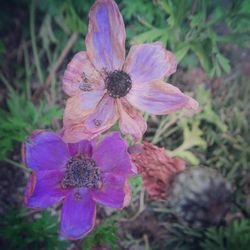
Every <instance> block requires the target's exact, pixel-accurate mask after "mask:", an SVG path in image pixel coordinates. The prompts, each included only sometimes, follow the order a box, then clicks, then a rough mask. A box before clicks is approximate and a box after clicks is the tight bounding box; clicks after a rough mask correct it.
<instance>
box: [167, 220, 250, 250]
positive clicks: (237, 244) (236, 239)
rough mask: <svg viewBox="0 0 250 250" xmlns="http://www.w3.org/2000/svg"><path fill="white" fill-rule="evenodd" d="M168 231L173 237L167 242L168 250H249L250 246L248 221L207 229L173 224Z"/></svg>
mask: <svg viewBox="0 0 250 250" xmlns="http://www.w3.org/2000/svg"><path fill="white" fill-rule="evenodd" d="M167 231H168V234H170V236H171V237H170V238H168V239H167V240H166V244H165V247H166V249H173V250H193V249H200V250H247V249H249V244H250V221H249V220H247V219H242V220H240V221H234V222H233V223H232V224H229V225H228V226H226V227H218V228H212V227H211V228H207V229H198V228H191V227H187V226H183V225H179V224H173V225H171V226H169V227H167Z"/></svg>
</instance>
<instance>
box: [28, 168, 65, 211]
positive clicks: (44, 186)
mask: <svg viewBox="0 0 250 250" xmlns="http://www.w3.org/2000/svg"><path fill="white" fill-rule="evenodd" d="M62 178H63V172H60V171H58V170H48V171H38V172H37V173H33V174H32V175H31V177H30V179H29V182H28V184H27V187H26V192H25V203H26V206H27V207H29V208H36V209H43V208H47V207H49V206H51V205H53V204H55V203H57V202H59V201H61V200H62V199H63V198H64V197H65V195H66V193H67V192H68V191H66V190H63V189H62V188H61V180H62Z"/></svg>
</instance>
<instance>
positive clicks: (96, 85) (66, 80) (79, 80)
mask: <svg viewBox="0 0 250 250" xmlns="http://www.w3.org/2000/svg"><path fill="white" fill-rule="evenodd" d="M62 82H63V90H64V92H65V93H66V94H67V95H69V96H74V95H76V94H79V93H82V92H84V91H90V90H93V89H103V88H104V83H103V79H102V77H101V75H100V73H99V72H98V71H97V70H96V69H95V68H94V66H93V64H92V63H91V62H90V60H89V58H88V56H87V53H86V52H85V51H82V52H78V53H77V54H76V55H75V56H74V57H73V59H72V60H71V61H70V63H69V64H68V66H67V69H66V71H65V72H64V76H63V80H62Z"/></svg>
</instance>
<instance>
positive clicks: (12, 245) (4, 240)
mask: <svg viewBox="0 0 250 250" xmlns="http://www.w3.org/2000/svg"><path fill="white" fill-rule="evenodd" d="M26 212H27V211H26ZM0 235H1V238H0V239H1V246H2V247H3V248H2V249H9V250H12V249H13V250H14V249H15V250H16V249H18V250H19V249H20V250H22V249H23V250H27V249H34V250H40V249H48V250H55V249H62V250H63V249H66V247H68V246H69V245H70V244H69V242H66V241H64V240H62V239H60V238H59V236H58V218H57V216H55V215H52V214H51V213H50V212H49V211H43V212H41V213H36V216H35V218H29V217H28V216H27V215H25V214H24V211H17V210H14V209H12V210H9V211H7V212H6V213H5V214H4V215H3V217H2V219H1V222H0Z"/></svg>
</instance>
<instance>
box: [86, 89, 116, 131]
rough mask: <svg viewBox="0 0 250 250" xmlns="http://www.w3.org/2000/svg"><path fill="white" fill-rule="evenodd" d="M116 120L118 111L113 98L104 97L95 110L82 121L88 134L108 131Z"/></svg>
mask: <svg viewBox="0 0 250 250" xmlns="http://www.w3.org/2000/svg"><path fill="white" fill-rule="evenodd" d="M117 119H118V111H117V107H116V103H115V100H114V98H111V97H110V96H109V95H107V94H106V95H105V96H104V97H103V99H102V100H101V101H100V103H99V104H98V106H97V107H96V109H95V110H94V111H93V113H91V114H90V115H89V116H88V117H87V118H86V120H85V121H84V126H85V127H86V129H87V131H89V132H90V133H98V132H102V131H105V130H108V129H109V128H110V127H112V126H113V125H114V123H115V122H116V121H117Z"/></svg>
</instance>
